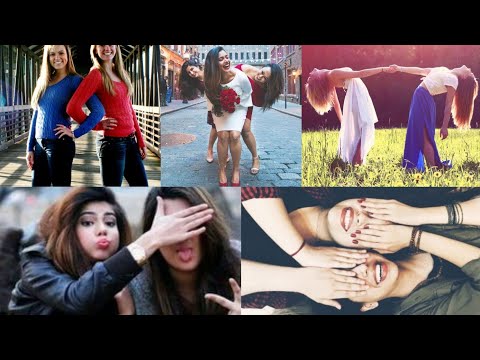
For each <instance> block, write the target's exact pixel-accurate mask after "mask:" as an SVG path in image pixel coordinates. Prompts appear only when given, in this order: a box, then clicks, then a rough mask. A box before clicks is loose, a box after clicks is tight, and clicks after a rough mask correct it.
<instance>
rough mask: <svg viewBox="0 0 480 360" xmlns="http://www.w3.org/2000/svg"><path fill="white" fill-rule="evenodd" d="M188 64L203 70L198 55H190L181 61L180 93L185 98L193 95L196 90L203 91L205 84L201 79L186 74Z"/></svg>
mask: <svg viewBox="0 0 480 360" xmlns="http://www.w3.org/2000/svg"><path fill="white" fill-rule="evenodd" d="M189 66H196V67H198V68H199V69H200V70H203V65H202V64H201V63H200V59H199V58H198V57H192V58H190V59H189V60H187V61H185V62H184V63H183V65H182V69H181V70H180V78H179V82H180V94H181V95H182V97H183V98H187V99H190V98H191V97H192V96H193V95H195V93H196V91H197V90H199V91H200V92H204V91H205V85H204V84H203V81H200V79H198V78H192V77H191V76H190V75H188V72H187V67H189Z"/></svg>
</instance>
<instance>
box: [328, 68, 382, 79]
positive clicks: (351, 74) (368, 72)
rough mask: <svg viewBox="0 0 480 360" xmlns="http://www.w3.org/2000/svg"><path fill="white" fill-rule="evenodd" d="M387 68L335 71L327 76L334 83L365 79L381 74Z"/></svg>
mask: <svg viewBox="0 0 480 360" xmlns="http://www.w3.org/2000/svg"><path fill="white" fill-rule="evenodd" d="M387 69H389V68H388V67H376V68H371V69H363V70H358V71H355V70H345V69H335V70H332V71H330V73H329V76H330V78H331V79H332V80H333V82H334V83H336V82H338V81H340V80H345V79H352V78H365V77H369V76H372V75H377V74H380V73H381V72H385V71H386V70H387Z"/></svg>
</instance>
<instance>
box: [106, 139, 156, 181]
mask: <svg viewBox="0 0 480 360" xmlns="http://www.w3.org/2000/svg"><path fill="white" fill-rule="evenodd" d="M97 155H98V158H99V159H100V173H101V175H102V181H103V185H104V186H122V180H123V177H124V176H125V179H126V180H127V182H128V185H130V186H148V180H147V173H146V172H145V167H144V166H143V160H142V157H141V156H140V150H139V149H138V144H137V142H136V141H135V136H130V137H124V138H115V137H110V136H102V135H98V136H97Z"/></svg>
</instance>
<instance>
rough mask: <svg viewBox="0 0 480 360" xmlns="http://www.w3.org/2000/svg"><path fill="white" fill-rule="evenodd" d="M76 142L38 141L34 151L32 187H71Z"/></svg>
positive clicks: (68, 138)
mask: <svg viewBox="0 0 480 360" xmlns="http://www.w3.org/2000/svg"><path fill="white" fill-rule="evenodd" d="M74 156H75V142H74V141H73V139H72V138H71V137H69V136H64V137H62V138H61V139H41V140H39V139H37V141H36V144H35V149H34V158H33V173H32V186H50V185H53V186H70V183H71V181H72V163H73V158H74Z"/></svg>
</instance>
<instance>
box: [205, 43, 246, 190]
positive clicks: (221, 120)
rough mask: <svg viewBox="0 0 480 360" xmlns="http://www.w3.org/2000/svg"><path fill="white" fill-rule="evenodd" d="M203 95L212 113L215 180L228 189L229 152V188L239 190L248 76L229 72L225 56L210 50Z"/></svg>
mask: <svg viewBox="0 0 480 360" xmlns="http://www.w3.org/2000/svg"><path fill="white" fill-rule="evenodd" d="M204 77H205V91H206V95H207V105H208V109H209V110H211V111H212V114H213V121H214V123H215V127H216V129H217V133H218V138H219V141H218V143H217V152H218V164H219V169H218V180H219V185H220V186H227V185H228V182H227V181H228V179H227V174H226V165H227V157H228V149H229V148H230V153H231V154H232V160H233V174H232V182H231V184H232V186H240V156H241V153H242V144H241V142H240V132H241V130H242V128H243V125H244V124H245V120H246V118H247V112H248V108H249V107H251V106H252V95H251V94H252V86H251V85H250V82H249V81H248V77H247V75H245V74H244V73H243V72H242V71H240V70H238V69H235V68H232V67H231V63H230V59H229V57H228V54H227V52H226V51H225V50H224V49H223V48H222V47H221V46H217V47H215V48H213V49H211V50H210V51H209V52H208V54H207V57H206V59H205V73H204Z"/></svg>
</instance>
